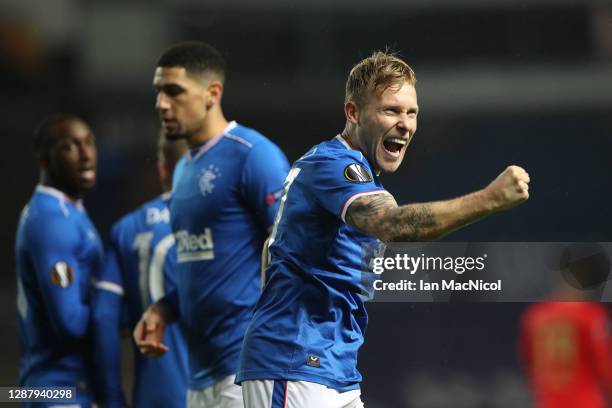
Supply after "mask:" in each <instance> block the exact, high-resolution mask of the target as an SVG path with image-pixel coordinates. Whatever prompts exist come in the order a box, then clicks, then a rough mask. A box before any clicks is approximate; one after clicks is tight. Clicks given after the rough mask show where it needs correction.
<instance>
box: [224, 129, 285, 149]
mask: <svg viewBox="0 0 612 408" xmlns="http://www.w3.org/2000/svg"><path fill="white" fill-rule="evenodd" d="M224 137H225V138H226V139H228V140H231V141H233V142H235V143H237V144H239V145H241V146H243V147H244V148H246V149H248V150H251V149H254V148H255V149H278V150H280V149H279V148H278V146H276V144H275V143H274V142H272V141H271V140H270V139H268V138H267V137H266V136H264V135H263V134H261V133H260V132H258V131H257V130H255V129H251V128H249V127H246V126H242V125H240V124H237V123H235V125H234V126H233V127H231V128H230V129H228V130H227V131H226V132H225V134H224Z"/></svg>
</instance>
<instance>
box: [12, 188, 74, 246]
mask: <svg viewBox="0 0 612 408" xmlns="http://www.w3.org/2000/svg"><path fill="white" fill-rule="evenodd" d="M25 211H26V212H27V213H26V214H25V215H24V220H23V232H24V233H25V237H26V239H27V240H28V241H29V242H31V243H32V244H35V245H43V246H48V245H51V246H58V245H59V246H65V245H72V244H76V243H78V242H80V239H81V230H82V224H83V218H82V217H79V216H78V215H77V214H75V211H76V210H74V209H71V208H68V205H67V204H66V203H62V202H61V201H60V200H57V199H54V198H53V197H38V198H33V199H32V200H31V201H30V203H29V204H28V207H27V209H26V210H25Z"/></svg>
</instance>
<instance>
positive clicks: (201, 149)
mask: <svg viewBox="0 0 612 408" xmlns="http://www.w3.org/2000/svg"><path fill="white" fill-rule="evenodd" d="M236 126H237V123H236V121H235V120H232V121H231V122H230V123H228V124H227V126H226V127H225V129H223V132H222V133H221V134H220V135H218V136H215V137H213V138H212V139H210V140H207V141H205V142H204V143H202V144H201V145H199V146H197V147H194V148H193V149H189V152H188V153H187V158H188V159H189V160H195V159H197V158H198V157H200V156H202V155H203V154H204V153H206V152H207V151H209V150H210V149H211V148H212V147H213V146H214V145H216V144H217V143H219V141H220V140H221V138H223V136H225V135H226V134H227V133H229V131H230V130H232V129H233V128H235V127H236Z"/></svg>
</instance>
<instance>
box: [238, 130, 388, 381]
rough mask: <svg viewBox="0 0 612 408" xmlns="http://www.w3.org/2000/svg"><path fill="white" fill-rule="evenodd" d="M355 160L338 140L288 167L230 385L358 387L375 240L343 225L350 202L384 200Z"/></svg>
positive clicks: (361, 159) (363, 163)
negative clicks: (268, 382)
mask: <svg viewBox="0 0 612 408" xmlns="http://www.w3.org/2000/svg"><path fill="white" fill-rule="evenodd" d="M384 191H385V190H384V189H383V187H382V185H381V183H380V181H379V180H378V178H377V176H376V175H375V174H374V173H373V171H372V168H371V166H370V164H369V163H368V161H367V160H366V159H365V158H364V157H363V155H362V154H361V153H360V152H359V151H357V150H353V149H351V148H350V147H349V146H348V144H347V143H346V142H345V141H344V139H342V138H341V137H340V136H337V137H336V138H334V139H332V140H331V141H326V142H323V143H321V144H319V145H317V146H315V147H313V148H312V149H311V150H310V151H309V152H308V153H306V154H305V155H304V156H303V157H302V158H300V159H299V160H298V161H296V162H295V163H294V165H293V167H292V169H291V171H290V173H289V176H288V177H287V180H286V182H285V193H284V196H283V198H282V199H281V205H280V208H279V211H278V215H277V219H276V222H275V225H274V230H273V232H272V235H271V238H270V240H271V241H270V246H269V251H270V264H269V267H268V269H267V277H268V281H267V283H266V285H265V287H264V290H263V293H262V294H261V298H260V299H259V301H258V303H257V305H256V308H255V312H254V315H253V320H252V321H251V323H250V325H249V327H248V329H247V332H246V335H245V338H244V344H243V348H242V354H241V360H240V368H239V371H238V375H237V378H236V382H237V383H240V382H241V381H245V380H264V379H275V380H277V379H278V380H292V381H309V382H314V383H319V384H323V385H325V386H328V387H330V388H334V389H337V390H340V391H346V390H351V389H356V388H359V383H360V381H361V375H360V373H359V371H358V370H357V352H358V350H359V347H360V346H361V344H362V343H363V336H364V332H365V329H366V325H367V320H368V317H367V313H366V309H365V306H364V301H365V300H367V298H368V297H369V295H370V293H371V287H370V286H369V285H367V282H369V281H370V280H368V279H364V278H365V277H367V276H365V275H364V273H365V272H364V271H365V270H366V269H367V267H366V266H367V265H368V263H369V260H368V256H369V255H370V254H371V251H372V250H374V249H375V248H377V246H378V243H379V241H378V240H376V239H375V238H372V237H370V236H366V235H364V234H362V233H361V232H359V231H357V230H356V229H355V228H353V227H352V226H350V225H348V224H346V223H345V218H344V217H345V215H346V210H347V208H348V207H349V205H350V204H351V203H352V202H353V201H354V200H355V199H357V198H359V197H362V196H364V195H368V194H380V193H381V192H384Z"/></svg>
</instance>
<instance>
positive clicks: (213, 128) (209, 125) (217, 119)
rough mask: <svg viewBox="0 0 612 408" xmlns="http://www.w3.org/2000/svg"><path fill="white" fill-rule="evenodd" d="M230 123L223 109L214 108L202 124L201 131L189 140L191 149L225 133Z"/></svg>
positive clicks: (188, 143)
mask: <svg viewBox="0 0 612 408" xmlns="http://www.w3.org/2000/svg"><path fill="white" fill-rule="evenodd" d="M228 124H229V122H228V121H227V119H225V116H224V115H223V111H222V110H221V108H220V107H219V108H212V109H211V110H210V111H209V112H208V114H207V115H206V120H204V122H203V123H202V127H201V128H200V130H199V131H198V132H197V133H196V134H194V135H193V136H191V137H189V138H188V139H187V145H188V146H189V148H190V149H192V148H194V147H197V146H198V145H201V144H202V143H205V142H207V141H209V140H210V139H212V138H214V137H215V136H219V135H220V134H222V133H223V130H225V128H226V127H227V125H228Z"/></svg>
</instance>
